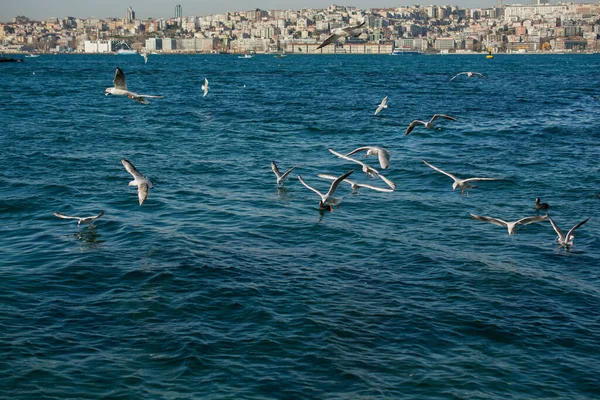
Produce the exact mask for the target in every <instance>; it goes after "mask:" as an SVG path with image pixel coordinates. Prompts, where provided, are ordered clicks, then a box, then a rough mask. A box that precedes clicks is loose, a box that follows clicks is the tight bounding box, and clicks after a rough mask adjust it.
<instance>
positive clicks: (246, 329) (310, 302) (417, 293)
mask: <svg viewBox="0 0 600 400" xmlns="http://www.w3.org/2000/svg"><path fill="white" fill-rule="evenodd" d="M117 67H120V68H121V69H122V70H123V71H124V72H125V75H126V78H127V83H128V86H129V89H131V90H133V91H136V92H138V93H143V94H151V95H164V98H163V99H150V104H148V105H141V104H138V103H136V102H134V101H131V100H129V99H127V98H126V97H123V96H105V95H104V89H105V88H107V87H111V86H112V80H113V76H114V73H115V69H116V68H117ZM461 71H477V72H481V73H483V74H484V75H485V76H486V77H487V80H484V79H482V78H479V77H474V78H467V77H466V76H464V75H463V76H460V77H458V78H456V79H455V80H454V81H452V82H449V80H450V78H451V77H452V76H453V75H454V74H456V73H458V72H461ZM599 71H600V55H497V56H496V57H495V58H494V59H493V60H488V59H486V58H485V56H484V55H477V56H451V55H449V56H428V55H420V56H408V55H404V56H388V55H382V56H376V55H370V56H368V55H367V56H361V55H348V56H342V55H339V56H338V55H331V56H298V55H290V56H288V57H286V58H275V57H273V56H272V55H257V56H256V57H254V58H252V59H239V58H238V57H237V56H235V55H190V56H188V55H171V56H170V55H151V56H150V57H149V60H148V63H147V64H144V62H143V58H142V57H139V56H114V55H110V56H108V55H107V56H88V55H56V56H53V55H42V56H40V57H38V58H27V59H26V61H25V62H24V63H20V64H15V63H4V64H0V93H2V99H1V102H0V126H1V129H0V398H3V399H4V398H5V399H61V398H77V399H192V398H194V399H199V398H202V399H373V398H387V399H424V398H427V399H506V398H511V399H524V398H536V399H539V398H544V399H549V398H557V399H558V398H560V399H589V398H600V379H599V376H600V314H599V313H600V311H599V310H600V198H599V197H598V193H599V192H600V174H599V173H600V118H599V111H600V101H596V100H595V99H594V97H595V96H600V74H599ZM204 78H207V79H208V80H209V86H210V91H209V93H208V95H207V96H206V97H202V91H201V88H200V87H201V85H202V84H203V81H204ZM384 96H389V108H388V109H385V110H383V112H382V113H381V114H380V115H378V116H377V117H375V116H374V115H373V114H374V112H375V108H376V107H377V105H378V104H379V102H380V101H381V100H382V98H383V97H384ZM435 113H445V114H448V115H451V116H453V117H455V118H456V119H457V121H456V122H453V121H447V120H438V121H436V126H435V128H434V129H425V128H424V127H422V126H420V127H417V128H415V130H414V131H413V132H412V133H411V134H410V135H408V136H407V135H405V130H406V128H407V126H408V124H409V123H410V122H411V121H412V120H413V119H423V120H428V119H429V118H430V117H431V116H432V115H433V114H435ZM368 145H374V146H383V147H385V148H387V149H388V150H389V151H390V152H391V164H390V167H389V168H388V169H387V170H385V171H382V170H381V169H380V171H381V172H382V174H384V175H385V176H386V177H388V178H389V179H391V180H393V181H394V182H395V183H396V190H395V191H394V192H393V193H381V192H376V191H372V190H369V189H362V190H361V191H360V194H359V195H358V196H357V195H353V194H351V190H350V185H347V184H345V183H343V182H342V184H341V185H340V187H339V188H338V192H337V193H336V195H338V196H343V197H344V198H343V201H342V202H341V203H340V207H339V208H335V209H334V211H333V212H329V211H327V212H320V211H319V206H318V201H319V197H318V196H317V195H316V194H315V193H313V192H311V191H310V190H308V189H306V188H305V187H304V186H302V185H301V184H300V182H299V181H298V179H297V175H301V176H302V177H303V178H304V179H305V180H306V182H307V183H309V184H310V185H312V186H314V187H316V188H318V189H319V190H321V191H327V189H328V187H329V184H330V181H327V180H324V179H321V178H319V177H318V176H317V174H319V173H328V174H333V175H341V174H343V173H345V172H347V171H350V170H352V169H354V172H353V174H352V175H351V176H350V178H351V179H353V180H355V181H357V182H363V183H370V184H372V185H377V186H382V187H384V186H385V183H384V182H383V181H382V180H380V179H377V178H367V177H366V175H365V174H364V173H363V172H362V171H361V167H360V165H358V164H355V163H352V162H348V161H345V160H343V159H339V158H337V157H335V156H334V155H333V154H331V153H330V152H329V151H328V148H333V149H334V150H336V151H339V152H341V153H347V152H349V151H351V150H353V149H355V148H357V147H360V146H368ZM364 154H365V153H364V152H363V153H359V154H356V157H357V158H358V159H360V160H362V161H364V162H366V163H368V164H369V165H371V166H373V167H375V168H378V169H379V165H378V162H377V158H376V157H368V158H365V157H364ZM122 158H127V159H129V160H131V162H132V163H133V164H134V165H135V166H136V168H137V169H138V170H139V171H140V172H141V173H142V174H144V175H145V176H147V177H148V178H149V179H150V181H151V182H152V183H153V184H154V188H153V189H151V190H150V194H149V196H148V199H147V200H146V202H145V203H144V204H143V205H142V206H140V205H139V204H138V200H137V193H136V188H135V187H131V186H128V183H129V181H131V180H132V177H131V175H130V174H129V173H127V171H126V170H125V169H124V168H123V165H122V164H121V159H122ZM422 159H425V160H427V161H428V162H429V163H431V164H433V165H436V166H437V167H439V168H441V169H443V170H445V171H449V172H451V173H454V174H456V175H458V176H459V177H462V178H466V177H473V176H483V177H495V178H503V179H504V180H502V181H495V182H480V183H479V184H478V187H477V188H475V189H472V190H471V192H470V195H469V196H466V195H464V196H463V195H461V192H460V189H459V190H457V191H452V179H450V178H449V177H447V176H445V175H443V174H441V173H439V172H436V171H434V170H433V169H431V168H429V167H428V166H426V165H425V164H424V163H423V162H422V161H421V160H422ZM271 161H275V162H276V163H277V165H278V166H279V168H280V169H281V170H282V172H283V171H284V170H287V169H288V168H291V167H293V166H295V167H296V168H295V170H294V171H293V172H292V174H291V176H290V178H289V179H288V180H286V181H285V185H284V186H283V187H278V186H277V183H276V180H275V175H274V174H273V172H272V171H271V168H270V162H271ZM536 197H540V198H541V199H542V201H543V202H547V203H549V204H550V209H549V211H548V213H549V214H550V215H551V217H552V218H553V219H554V220H555V221H556V222H557V224H558V225H559V226H560V227H561V228H562V229H563V230H564V231H567V230H568V229H570V228H571V227H572V226H573V225H575V224H576V223H578V222H579V221H581V220H583V219H584V218H587V217H591V219H590V220H589V221H588V222H587V224H585V225H583V226H582V227H581V228H579V229H578V230H577V231H576V233H577V235H576V236H577V237H576V239H575V242H574V246H572V247H571V248H569V249H564V248H561V247H560V246H559V245H558V244H557V243H556V241H555V239H556V234H555V232H554V231H553V229H552V227H551V225H550V223H549V222H548V221H543V222H539V223H535V224H531V225H527V226H523V227H521V228H520V229H518V231H517V233H516V234H515V235H508V232H507V229H506V228H503V227H500V226H495V225H492V224H489V223H485V222H480V221H476V220H474V219H472V218H471V216H470V213H473V214H477V215H487V216H493V217H498V218H502V219H505V220H510V221H514V220H517V219H520V218H523V217H526V216H532V215H536V214H537V215H544V214H545V213H544V212H538V211H536V210H535V208H534V201H535V198H536ZM101 210H103V211H104V212H105V215H104V216H103V217H102V218H100V219H98V220H97V221H95V223H93V224H91V225H87V224H86V225H81V226H80V227H78V226H77V223H76V221H74V220H65V219H59V218H56V217H55V216H54V215H53V212H54V211H58V212H61V213H64V214H67V215H79V216H88V215H94V214H97V213H98V212H100V211H101Z"/></svg>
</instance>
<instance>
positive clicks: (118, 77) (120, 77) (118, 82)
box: [113, 68, 127, 90]
mask: <svg viewBox="0 0 600 400" xmlns="http://www.w3.org/2000/svg"><path fill="white" fill-rule="evenodd" d="M113 84H114V85H115V87H116V88H117V89H122V90H127V84H126V83H125V73H123V71H122V70H121V68H117V70H116V71H115V77H114V78H113Z"/></svg>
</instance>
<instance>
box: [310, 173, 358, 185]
mask: <svg viewBox="0 0 600 400" xmlns="http://www.w3.org/2000/svg"><path fill="white" fill-rule="evenodd" d="M317 176H318V177H319V178H323V179H330V180H332V181H335V180H336V179H337V178H338V177H337V176H335V175H329V174H319V175H317ZM344 182H348V183H349V184H350V185H352V184H354V182H353V181H351V180H350V179H344Z"/></svg>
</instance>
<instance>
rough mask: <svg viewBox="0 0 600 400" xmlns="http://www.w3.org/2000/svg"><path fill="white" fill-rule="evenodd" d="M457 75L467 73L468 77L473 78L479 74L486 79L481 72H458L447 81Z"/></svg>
mask: <svg viewBox="0 0 600 400" xmlns="http://www.w3.org/2000/svg"><path fill="white" fill-rule="evenodd" d="M459 75H467V77H469V78H473V77H474V76H480V77H482V78H483V79H485V80H487V78H486V77H485V76H484V75H483V74H482V73H479V72H460V73H458V74H456V75H454V76H453V77H452V79H450V80H449V81H448V82H452V81H453V80H454V79H455V78H456V77H457V76H459Z"/></svg>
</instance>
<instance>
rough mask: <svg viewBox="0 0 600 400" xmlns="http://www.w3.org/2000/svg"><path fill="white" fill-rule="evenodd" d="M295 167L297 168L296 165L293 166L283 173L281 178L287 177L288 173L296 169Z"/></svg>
mask: <svg viewBox="0 0 600 400" xmlns="http://www.w3.org/2000/svg"><path fill="white" fill-rule="evenodd" d="M294 168H296V167H292V168H290V169H288V170H287V171H285V173H284V174H283V175H281V178H280V179H281V180H282V181H283V180H284V179H285V178H287V177H288V175H289V174H290V173H291V172H292V171H293V170H294Z"/></svg>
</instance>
